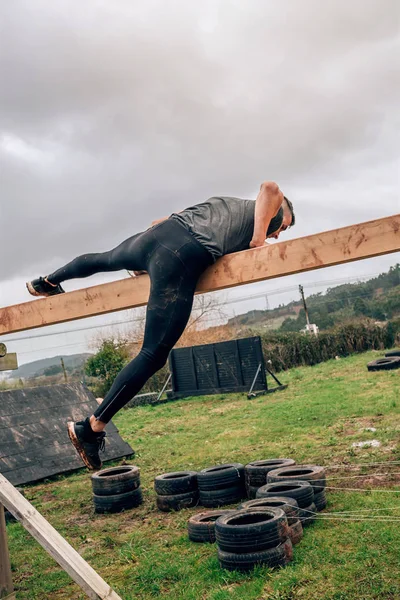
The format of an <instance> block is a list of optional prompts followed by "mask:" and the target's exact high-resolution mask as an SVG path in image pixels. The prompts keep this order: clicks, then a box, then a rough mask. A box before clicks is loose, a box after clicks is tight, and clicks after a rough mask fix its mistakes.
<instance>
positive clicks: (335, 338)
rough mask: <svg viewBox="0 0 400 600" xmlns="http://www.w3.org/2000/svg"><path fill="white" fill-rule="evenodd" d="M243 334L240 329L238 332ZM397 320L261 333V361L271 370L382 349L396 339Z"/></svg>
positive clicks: (399, 330)
mask: <svg viewBox="0 0 400 600" xmlns="http://www.w3.org/2000/svg"><path fill="white" fill-rule="evenodd" d="M242 333H243V332H242ZM399 333H400V320H397V321H391V322H390V321H389V322H388V323H387V325H386V326H383V327H380V326H377V325H375V324H373V323H372V322H370V321H365V322H360V323H353V324H346V325H341V326H336V327H334V328H332V329H331V330H330V331H327V332H324V333H320V334H319V335H318V336H314V335H306V334H303V333H291V332H288V333H280V332H270V333H262V334H261V340H262V347H263V353H264V357H265V360H270V361H271V366H272V370H274V371H282V370H286V369H290V368H292V367H297V366H300V365H315V364H317V363H320V362H323V361H324V360H329V359H331V358H335V356H348V355H349V354H353V353H355V352H365V351H367V350H383V349H384V348H390V347H392V346H393V345H394V344H395V343H396V341H397V340H398V339H399Z"/></svg>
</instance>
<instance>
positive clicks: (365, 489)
mask: <svg viewBox="0 0 400 600" xmlns="http://www.w3.org/2000/svg"><path fill="white" fill-rule="evenodd" d="M324 489H326V490H345V491H346V492H381V493H382V494H400V490H382V489H380V488H377V489H375V490H374V489H372V488H343V487H332V486H328V485H327V486H326V487H325V488H324Z"/></svg>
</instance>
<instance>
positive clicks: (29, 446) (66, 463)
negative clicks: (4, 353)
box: [0, 384, 133, 485]
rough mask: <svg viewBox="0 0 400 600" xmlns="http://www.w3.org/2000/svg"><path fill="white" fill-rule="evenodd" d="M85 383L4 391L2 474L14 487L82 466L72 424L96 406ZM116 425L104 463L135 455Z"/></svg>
mask: <svg viewBox="0 0 400 600" xmlns="http://www.w3.org/2000/svg"><path fill="white" fill-rule="evenodd" d="M97 406H98V405H97V401H96V399H95V397H94V396H93V394H92V393H91V392H90V391H89V390H88V389H87V388H86V387H85V386H84V385H82V384H70V385H53V386H48V387H47V386H46V387H36V388H28V389H20V390H8V391H4V392H0V473H2V474H3V475H4V476H5V477H7V479H8V480H9V481H11V483H12V484H14V485H21V484H25V483H31V482H33V481H37V480H39V479H43V478H45V477H50V476H51V475H56V474H59V473H65V472H67V471H73V470H76V469H80V468H82V467H83V466H84V465H83V462H82V461H81V459H80V458H79V456H78V454H77V452H76V451H75V449H74V447H73V446H72V444H71V442H70V441H69V438H68V434H67V427H66V423H67V421H70V420H72V421H80V420H82V419H83V418H85V417H86V416H87V415H90V414H93V412H94V411H95V410H96V408H97ZM132 454H133V450H132V448H131V447H130V445H129V444H127V443H126V442H124V441H123V439H122V438H121V437H120V435H119V434H118V430H117V428H116V427H115V425H114V424H113V423H110V424H109V425H108V426H107V438H106V451H105V453H104V457H103V460H104V461H107V460H114V459H117V458H122V457H124V456H130V455H132Z"/></svg>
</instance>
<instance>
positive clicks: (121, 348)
mask: <svg viewBox="0 0 400 600" xmlns="http://www.w3.org/2000/svg"><path fill="white" fill-rule="evenodd" d="M128 361H129V351H128V347H127V343H126V341H116V340H114V339H109V340H103V342H102V344H101V346H100V349H99V351H98V352H97V353H96V354H95V355H94V356H91V357H90V358H89V359H88V360H87V362H86V365H85V373H86V375H88V376H89V377H96V378H97V382H96V384H95V385H94V386H93V392H94V394H95V395H96V396H101V397H103V396H105V395H106V394H107V392H108V390H109V389H110V387H111V386H112V383H113V381H114V379H115V378H116V376H117V375H118V373H119V372H120V371H121V369H123V367H124V366H125V365H126V364H127V362H128Z"/></svg>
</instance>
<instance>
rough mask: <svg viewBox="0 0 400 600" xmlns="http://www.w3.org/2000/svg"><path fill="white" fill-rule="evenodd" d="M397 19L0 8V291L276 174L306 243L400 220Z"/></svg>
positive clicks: (235, 6)
mask: <svg viewBox="0 0 400 600" xmlns="http://www.w3.org/2000/svg"><path fill="white" fill-rule="evenodd" d="M399 12H400V8H399V4H398V2H397V0H353V1H352V2H346V1H345V0H332V1H329V0H325V2H323V3H322V2H320V1H319V0H302V2H298V1H296V0H287V1H286V2H285V3H279V4H277V3H276V2H275V1H272V0H271V1H268V0H253V1H252V2H251V3H248V2H245V0H242V1H239V0H236V1H232V0H229V1H228V0H225V1H223V0H220V1H218V0H209V1H208V2H205V1H203V3H201V5H200V3H197V2H194V1H192V2H184V0H181V1H178V0H176V1H172V0H170V1H169V2H162V1H161V0H152V1H149V0H148V1H147V2H146V3H144V2H132V1H130V0H129V1H128V0H114V2H106V1H103V2H94V1H90V0H88V1H87V2H85V3H84V4H83V5H82V3H78V2H71V1H59V2H52V1H51V0H36V2H35V3H31V2H27V1H23V0H13V2H8V3H6V2H3V3H2V4H1V6H0V17H1V23H2V27H1V32H0V34H1V44H2V51H1V58H0V75H1V80H2V81H3V82H6V85H4V86H3V87H2V90H1V97H0V114H1V117H0V161H1V162H0V168H1V173H0V176H1V205H0V217H1V225H0V227H1V229H0V232H1V238H2V242H3V247H6V248H7V249H8V250H9V258H8V259H7V261H3V262H2V263H1V266H0V280H3V281H4V280H6V279H10V278H12V277H14V278H15V279H16V280H18V278H19V277H20V278H21V280H22V278H24V277H29V276H36V275H38V274H43V273H46V272H48V271H49V270H51V269H53V268H55V267H57V266H59V264H60V263H62V262H65V261H66V260H69V259H71V258H72V257H73V256H75V255H76V254H78V253H81V252H84V251H96V250H104V249H108V248H109V247H111V246H112V245H114V244H117V243H119V242H120V241H121V240H122V239H123V238H124V237H127V236H128V235H131V234H132V233H135V232H136V231H140V230H141V229H144V228H145V227H146V226H147V225H148V224H149V222H150V221H151V220H152V219H154V218H157V217H159V216H163V215H166V214H169V213H170V212H172V211H174V210H179V209H181V208H184V207H185V206H188V205H190V204H192V203H194V202H199V201H202V200H203V199H205V198H207V197H208V196H210V195H213V194H230V195H238V196H243V197H251V196H254V195H255V194H256V192H257V190H258V187H259V184H260V182H261V181H262V180H264V179H267V178H268V179H275V180H277V181H278V183H279V184H280V185H281V187H282V188H283V189H284V191H285V193H287V195H288V196H289V197H290V198H292V199H293V202H294V203H295V208H296V213H297V219H298V226H296V228H295V229H293V230H292V231H291V233H290V235H291V236H293V237H297V236H298V235H305V234H307V233H312V232H317V231H320V230H323V229H328V228H331V227H336V226H341V225H346V224H350V223H353V222H360V221H363V220H367V219H371V218H375V217H380V216H385V215H389V214H392V213H395V212H398V211H399V180H398V172H399V153H398V148H399V140H398V133H397V132H398V125H399V120H400V119H399V111H398V104H399V79H398V67H399V59H398V56H399V55H400V53H399V39H400V37H399ZM374 268H376V267H374ZM16 297H17V295H16ZM18 298H19V296H18ZM7 301H8V296H7Z"/></svg>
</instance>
